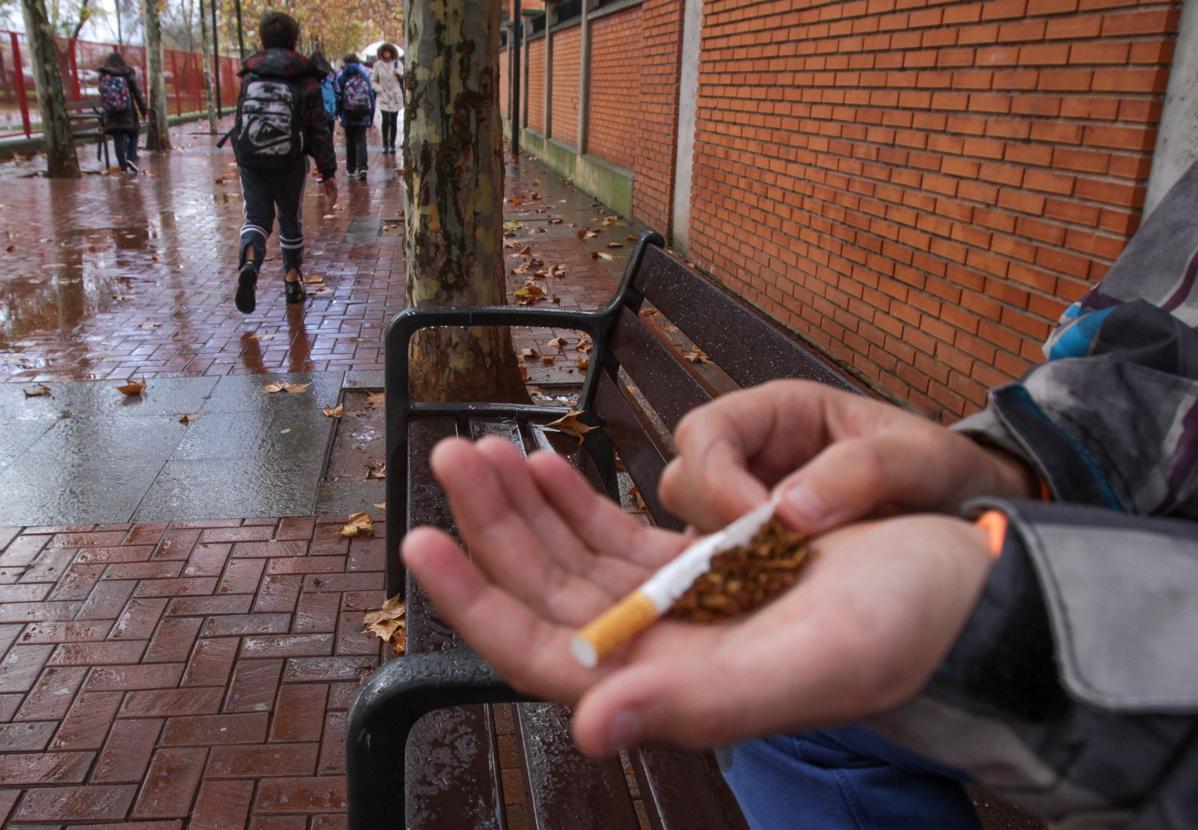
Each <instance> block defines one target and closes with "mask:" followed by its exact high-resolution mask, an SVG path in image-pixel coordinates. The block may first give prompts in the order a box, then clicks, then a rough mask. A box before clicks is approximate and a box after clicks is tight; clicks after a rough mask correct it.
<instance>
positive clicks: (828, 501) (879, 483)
mask: <svg viewBox="0 0 1198 830" xmlns="http://www.w3.org/2000/svg"><path fill="white" fill-rule="evenodd" d="M919 456H920V453H919V452H918V451H914V452H913V451H912V444H911V441H910V438H909V437H908V438H904V437H901V436H881V435H873V436H869V437H866V438H852V439H849V440H847V441H839V442H837V443H835V444H832V445H830V446H828V447H827V448H825V449H824V450H823V451H822V452H820V454H819V455H817V456H816V457H815V458H813V459H812V460H811V461H810V462H808V463H807V464H806V465H804V466H803V467H802V469H800V470H798V471H797V472H795V473H792V474H791V475H790V476H788V477H787V478H785V479H783V480H782V481H781V482H780V483H779V484H778V485H777V487H776V488H775V492H776V494H777V496H778V508H777V512H778V515H779V516H780V517H781V518H782V520H783V521H785V522H786V523H787V524H789V525H790V526H791V527H793V528H795V529H796V530H801V531H803V532H804V533H813V534H814V533H821V532H823V531H825V530H830V529H832V528H834V527H838V526H839V525H842V524H845V523H847V522H850V521H852V520H854V519H858V518H861V517H863V516H868V515H869V514H871V513H873V512H874V511H876V510H877V509H878V508H879V507H881V506H883V505H885V504H887V503H889V502H890V501H892V500H894V501H902V502H903V503H904V504H906V505H908V506H916V505H917V504H918V503H919V502H920V501H921V500H922V492H923V490H925V489H926V481H927V479H929V478H935V476H936V474H937V471H935V470H930V469H927V464H926V461H924V460H923V459H921V458H920V457H919Z"/></svg>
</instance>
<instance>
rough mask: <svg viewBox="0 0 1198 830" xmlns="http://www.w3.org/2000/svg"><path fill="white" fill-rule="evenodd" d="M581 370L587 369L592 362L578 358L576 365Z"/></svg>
mask: <svg viewBox="0 0 1198 830" xmlns="http://www.w3.org/2000/svg"><path fill="white" fill-rule="evenodd" d="M575 365H576V366H577V367H578V368H579V369H585V368H587V367H588V366H590V365H591V361H590V360H588V359H587V358H585V357H580V358H578V363H576V364H575Z"/></svg>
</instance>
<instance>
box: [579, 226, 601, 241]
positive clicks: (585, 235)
mask: <svg viewBox="0 0 1198 830" xmlns="http://www.w3.org/2000/svg"><path fill="white" fill-rule="evenodd" d="M598 235H599V231H595V230H591V229H590V228H582V229H580V230H579V231H578V238H579V239H594V238H595V237H596V236H598Z"/></svg>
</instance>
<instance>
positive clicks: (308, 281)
mask: <svg viewBox="0 0 1198 830" xmlns="http://www.w3.org/2000/svg"><path fill="white" fill-rule="evenodd" d="M304 284H305V285H324V275H322V274H308V275H307V276H305V277H304Z"/></svg>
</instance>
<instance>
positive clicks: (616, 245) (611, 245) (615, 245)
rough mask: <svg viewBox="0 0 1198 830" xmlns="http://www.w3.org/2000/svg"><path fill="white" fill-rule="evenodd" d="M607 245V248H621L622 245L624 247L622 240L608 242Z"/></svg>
mask: <svg viewBox="0 0 1198 830" xmlns="http://www.w3.org/2000/svg"><path fill="white" fill-rule="evenodd" d="M607 247H609V248H623V247H624V243H623V242H608V243H607Z"/></svg>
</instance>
